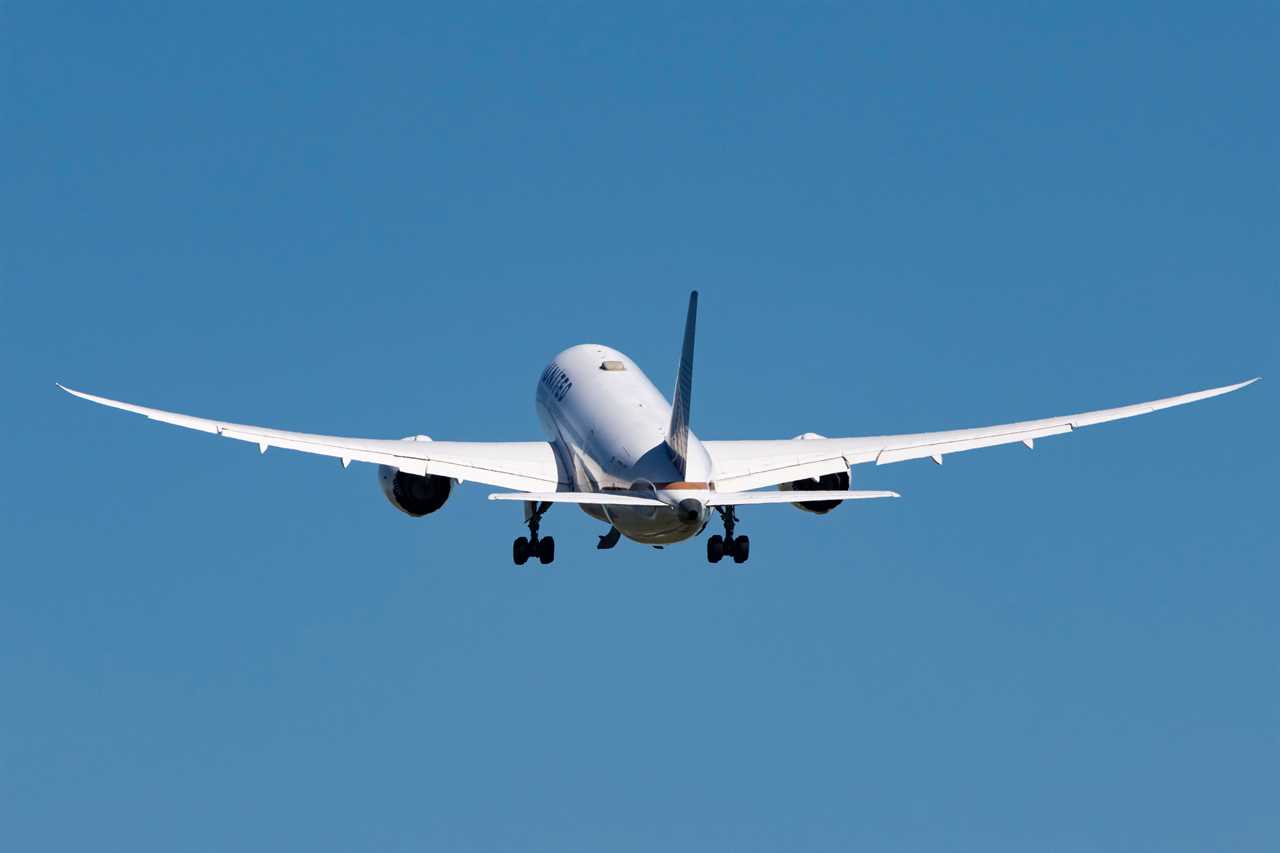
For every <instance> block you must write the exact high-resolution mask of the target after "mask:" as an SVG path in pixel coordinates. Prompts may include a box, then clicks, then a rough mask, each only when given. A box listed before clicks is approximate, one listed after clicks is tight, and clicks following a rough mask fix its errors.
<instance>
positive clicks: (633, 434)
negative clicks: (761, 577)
mask: <svg viewBox="0 0 1280 853" xmlns="http://www.w3.org/2000/svg"><path fill="white" fill-rule="evenodd" d="M536 409H537V413H538V422H539V423H540V424H541V425H542V429H543V431H544V432H545V433H546V435H547V438H548V439H549V440H550V441H551V443H552V445H553V446H554V447H555V449H556V454H557V456H558V457H559V461H560V464H561V465H562V466H564V468H565V469H566V471H565V479H567V480H569V481H570V482H571V483H572V484H573V488H574V490H576V491H582V492H605V491H622V492H628V493H634V494H642V495H646V496H650V495H651V496H656V497H658V498H659V499H662V500H666V501H668V502H670V503H672V504H673V506H669V507H632V506H601V505H592V504H584V505H582V509H583V511H584V512H586V513H587V514H588V515H590V516H592V517H593V518H597V519H599V520H601V521H606V522H609V523H611V524H613V526H614V527H616V528H617V529H618V531H619V532H621V533H622V534H623V535H624V536H626V537H627V538H629V539H632V540H635V541H636V542H643V543H645V544H649V545H662V544H666V543H670V542H680V541H682V540H685V539H688V538H689V537H691V536H694V535H696V534H697V533H698V531H700V530H701V529H702V527H703V526H704V525H705V524H706V522H707V518H708V516H709V515H710V510H709V509H707V508H706V507H701V509H700V511H699V512H698V513H697V517H696V518H690V519H687V520H685V519H682V518H681V517H680V516H681V514H680V513H678V512H677V511H676V509H675V507H674V504H678V503H679V502H680V499H681V497H682V493H685V494H688V493H690V491H691V490H705V489H706V488H707V485H706V484H707V483H708V482H709V481H710V480H711V479H712V472H711V459H710V457H709V456H708V455H707V452H706V449H705V448H704V447H703V446H702V444H701V442H699V441H698V439H697V437H696V436H694V435H693V434H692V432H691V433H690V434H689V438H688V447H687V450H686V458H687V460H688V461H687V463H686V469H685V472H684V474H683V475H681V473H680V470H679V469H678V468H677V467H676V464H675V462H673V461H672V456H671V453H670V452H669V451H668V449H667V445H666V440H667V430H668V428H669V425H670V422H671V404H670V403H669V402H668V401H667V398H666V397H664V396H663V395H662V392H660V391H659V390H658V389H657V388H656V387H654V384H653V383H652V382H650V381H649V377H647V376H645V375H644V372H643V371H642V370H641V369H640V368H639V367H638V366H637V365H636V363H635V362H634V361H632V360H631V359H630V358H628V357H627V356H626V355H624V354H623V353H620V352H618V351H617V350H615V349H613V348H612V347H607V346H603V345H600V344H580V345H578V346H575V347H570V348H569V349H567V350H565V351H564V352H562V353H560V354H559V355H557V356H556V357H555V359H554V360H553V361H552V362H551V364H549V365H547V368H546V370H544V371H543V373H542V376H541V377H540V379H539V380H538V393H537V398H536Z"/></svg>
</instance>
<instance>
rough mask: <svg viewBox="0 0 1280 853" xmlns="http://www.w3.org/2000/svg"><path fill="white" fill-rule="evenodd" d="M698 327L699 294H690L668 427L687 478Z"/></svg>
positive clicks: (672, 449)
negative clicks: (690, 405) (690, 406)
mask: <svg viewBox="0 0 1280 853" xmlns="http://www.w3.org/2000/svg"><path fill="white" fill-rule="evenodd" d="M697 327H698V291H696V290H695V291H693V292H692V293H690V294H689V314H688V316H687V317H686V318H685V321H684V346H683V347H681V349H680V370H679V371H678V372H677V373H676V390H675V393H674V394H673V395H672V396H671V425H670V426H669V427H668V428H667V450H668V451H669V452H670V453H671V459H672V461H674V462H675V463H676V467H677V468H679V469H680V476H682V477H683V476H684V475H685V465H686V462H687V456H686V454H687V452H688V447H689V404H690V402H691V401H692V398H693V339H694V334H695V333H696V331H697Z"/></svg>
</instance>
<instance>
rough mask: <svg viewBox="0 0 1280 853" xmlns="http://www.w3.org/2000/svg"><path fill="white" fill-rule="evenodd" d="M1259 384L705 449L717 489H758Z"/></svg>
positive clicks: (1022, 437)
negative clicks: (920, 427)
mask: <svg viewBox="0 0 1280 853" xmlns="http://www.w3.org/2000/svg"><path fill="white" fill-rule="evenodd" d="M1257 381H1258V380H1257V379H1256V378H1255V379H1250V380H1248V381H1245V382H1237V383H1236V384H1234V385H1224V386H1222V387H1219V388H1209V389H1206V390H1204V391H1194V392H1192V393H1190V394H1180V395H1178V396H1176V397H1165V398H1162V399H1159V400H1151V401H1148V402H1145V403H1135V404H1133V405H1129V406H1118V407H1116V408H1112V409H1098V410H1095V411H1092V412H1080V413H1078V414H1074V415H1062V416H1059V417H1056V418H1043V419H1040V420H1034V421H1019V422H1017V423H1009V424H998V425H996V426H989V427H977V428H974V429H958V430H947V431H944V432H924V433H910V434H905V435H878V436H863V437H851V438H799V439H790V440H781V441H706V442H703V444H704V446H705V447H706V448H707V452H708V453H709V454H710V455H711V459H712V462H713V465H714V470H715V472H716V480H715V482H716V487H717V488H718V489H729V488H734V489H757V488H762V487H764V486H770V485H778V484H780V483H788V482H793V481H795V480H801V479H805V478H808V477H820V476H822V475H823V474H833V473H837V472H839V471H846V470H848V469H849V468H850V467H852V466H854V465H859V464H865V463H869V462H874V463H875V464H877V465H888V464H890V463H893V462H903V461H906V460H908V459H925V458H931V459H933V460H934V461H935V462H937V463H938V464H941V463H942V460H943V457H944V456H946V455H948V454H951V453H959V452H961V451H965V450H977V449H979V448H983V447H994V446H996V445H1001V444H1017V443H1019V442H1021V443H1022V444H1025V445H1026V446H1027V447H1033V446H1034V445H1035V442H1036V440H1037V439H1040V438H1047V437H1049V436H1054V435H1061V434H1063V433H1068V432H1072V431H1073V430H1077V429H1080V428H1081V427H1086V426H1093V425H1094V424H1101V423H1106V422H1108V421H1116V420H1121V419H1123V418H1132V417H1136V416H1137V415H1145V414H1149V413H1151V412H1157V411H1160V410H1161V409H1169V408H1173V407H1174V406H1183V405H1186V404H1187V403H1194V402H1197V401H1199V400H1207V399H1208V398H1210V397H1217V396H1219V395H1221V394H1227V393H1230V392H1232V391H1236V390H1238V389H1240V388H1243V387H1245V386H1246V385H1251V384H1253V383H1254V382H1257ZM806 494H807V493H806Z"/></svg>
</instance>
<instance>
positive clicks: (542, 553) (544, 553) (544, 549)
mask: <svg viewBox="0 0 1280 853" xmlns="http://www.w3.org/2000/svg"><path fill="white" fill-rule="evenodd" d="M555 558H556V540H555V539H553V538H551V537H550V536H544V537H542V538H541V539H539V540H538V562H540V563H542V565H544V566H545V565H546V564H547V563H550V562H551V561H552V560H554V559H555Z"/></svg>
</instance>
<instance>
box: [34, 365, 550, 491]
mask: <svg viewBox="0 0 1280 853" xmlns="http://www.w3.org/2000/svg"><path fill="white" fill-rule="evenodd" d="M58 387H59V388H62V390H64V391H66V392H67V393H68V394H72V395H74V396H76V397H80V398H81V399H84V400H89V401H90V402H93V403H98V404H99V405H103V406H109V407H111V408H113V409H121V410H123V411H126V412H133V413H134V414H139V415H144V416H145V417H147V418H149V419H151V420H153V421H160V422H161V423H167V424H173V425H174V426H180V427H185V428H186V429H194V430H199V431H201V432H207V433H212V434H214V435H219V436H222V437H223V438H234V439H237V440H240V441H246V442H250V443H252V444H256V445H258V450H259V451H260V452H262V453H266V452H267V450H269V449H270V448H273V447H277V448H283V449H286V450H297V451H300V452H302V453H311V454H315V455H318V456H329V457H332V458H335V459H338V460H340V461H341V462H342V465H343V467H346V466H347V465H349V464H351V462H353V461H355V462H370V463H373V464H376V465H390V466H391V467H393V468H398V469H399V470H401V471H405V472H407V473H410V474H417V475H419V476H426V475H428V474H431V475H435V476H440V477H451V478H454V479H458V480H464V481H466V480H469V481H474V482H477V483H484V484H487V485H490V486H500V487H502V488H508V489H528V490H554V489H556V488H558V487H560V486H562V485H564V481H565V480H566V479H567V478H565V477H563V476H562V474H561V472H560V466H559V463H558V461H557V458H556V453H555V451H554V449H553V448H552V447H551V445H550V444H548V443H547V442H545V441H521V442H468V441H430V440H417V439H378V438H349V437H345V436H337V435H315V434H312V433H305V432H289V431H286V430H279V429H270V428H268V427H259V426H250V425H248V424H235V423H229V422H227V421H218V420H212V419H209V418H198V417H193V416H191V415H184V414H180V413H178V412H167V411H164V410H163V409H152V408H149V407H147V406H137V405H134V404H132V403H122V402H120V401H119V400H111V399H108V398H106V397H99V396H96V395H94V394H86V393H85V392H83V391H76V390H73V389H71V388H67V387H65V386H63V385H59V386H58Z"/></svg>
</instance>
